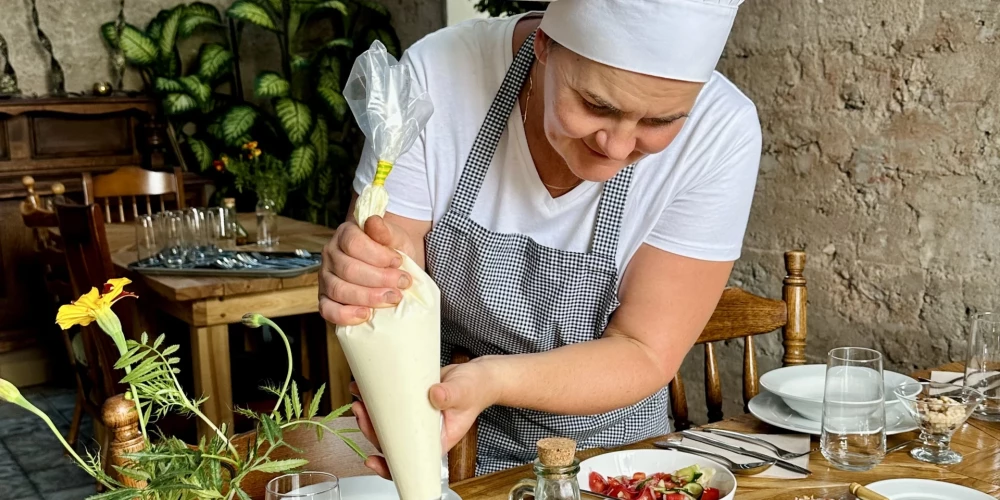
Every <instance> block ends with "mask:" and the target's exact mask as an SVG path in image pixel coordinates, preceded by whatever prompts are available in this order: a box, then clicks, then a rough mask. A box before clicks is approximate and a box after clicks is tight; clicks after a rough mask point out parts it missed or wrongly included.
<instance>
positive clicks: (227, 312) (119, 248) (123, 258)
mask: <svg viewBox="0 0 1000 500" xmlns="http://www.w3.org/2000/svg"><path fill="white" fill-rule="evenodd" d="M238 218H239V221H240V223H241V224H242V225H243V227H244V228H246V230H247V232H248V233H250V238H249V241H255V237H256V234H255V233H256V216H255V214H252V213H245V214H238ZM105 230H106V233H107V240H108V247H109V250H110V253H111V260H112V262H113V263H114V265H115V267H116V269H117V270H118V272H119V273H120V275H121V276H128V277H129V278H130V279H131V280H132V281H133V282H135V283H136V288H137V289H138V290H139V291H140V294H141V295H140V297H141V303H142V307H144V308H147V307H154V308H156V309H159V310H161V311H164V312H166V313H168V314H170V315H171V316H174V317H176V318H178V319H180V320H182V321H184V322H185V323H187V325H188V326H189V328H190V334H191V350H192V352H191V360H192V366H193V372H194V373H193V375H194V390H195V393H196V394H198V395H199V396H205V397H208V398H209V399H208V400H207V401H206V402H205V404H204V405H203V406H202V411H203V412H204V413H205V415H206V416H208V418H209V419H211V420H212V421H213V422H216V423H217V424H219V423H226V424H228V425H229V428H232V423H233V389H232V386H233V381H232V377H231V372H230V356H229V325H230V324H234V323H239V322H240V320H241V319H242V317H243V315H244V314H245V313H248V312H257V313H260V314H263V315H264V316H267V317H269V318H277V317H282V316H293V315H303V314H312V313H316V312H318V310H319V301H318V296H319V287H318V282H319V277H318V274H319V273H318V272H315V271H314V272H311V273H305V274H302V275H299V276H296V277H292V278H226V277H215V276H153V275H144V274H140V273H137V272H134V271H131V270H129V269H128V266H129V264H131V263H133V262H135V261H136V260H137V255H136V245H135V243H136V233H135V226H134V225H132V224H130V223H124V224H107V225H106V226H105ZM333 232H334V230H333V229H332V228H329V227H326V226H320V225H317V224H311V223H309V222H304V221H299V220H295V219H290V218H288V217H279V218H278V238H279V242H278V245H276V246H273V247H269V248H260V247H257V246H256V245H245V246H241V247H239V249H240V250H247V251H272V252H273V251H278V252H290V251H294V250H295V249H303V250H306V251H309V252H313V253H318V252H321V251H322V250H323V246H324V245H325V244H326V243H327V241H329V240H330V237H331V236H332V235H333ZM326 348H327V353H326V357H327V359H328V363H327V366H328V372H329V373H328V376H329V380H328V381H327V386H328V391H327V393H326V394H327V397H328V398H329V399H330V403H331V405H333V407H334V408H336V407H338V406H340V405H342V404H346V403H349V402H350V401H351V395H350V393H349V391H348V385H349V384H350V381H351V373H350V368H349V367H348V365H347V361H346V359H345V358H344V353H343V351H342V350H341V349H340V344H339V342H337V336H336V334H335V330H334V328H333V326H332V325H330V324H327V327H326ZM206 432H208V429H207V428H204V427H199V435H204V434H205V433H206Z"/></svg>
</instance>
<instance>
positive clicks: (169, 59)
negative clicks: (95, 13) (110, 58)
mask: <svg viewBox="0 0 1000 500" xmlns="http://www.w3.org/2000/svg"><path fill="white" fill-rule="evenodd" d="M101 34H102V36H103V37H104V40H105V41H106V42H107V43H108V45H109V46H110V47H111V49H112V51H113V54H115V55H117V54H120V55H121V56H123V57H124V59H125V62H126V63H127V64H128V66H130V67H132V68H134V69H136V70H138V71H139V73H140V75H141V76H142V79H143V82H144V84H145V87H146V91H147V92H149V93H150V94H153V95H154V96H156V97H157V98H158V99H159V101H160V108H161V109H162V110H163V113H164V115H166V117H167V119H168V120H169V121H170V122H171V123H172V124H173V125H174V128H175V130H182V131H185V134H184V135H183V139H184V144H186V145H187V148H188V150H189V151H188V153H189V154H190V158H191V159H193V160H194V162H193V163H194V164H196V165H198V166H199V168H200V169H201V170H202V171H207V170H208V169H209V167H210V166H211V165H212V160H213V158H215V157H216V154H215V152H214V151H217V150H220V149H221V148H222V147H223V146H224V143H223V142H221V141H216V140H215V138H214V136H213V135H212V134H210V133H209V132H208V127H209V125H210V124H211V123H213V122H214V121H217V119H218V118H219V117H220V116H223V115H224V114H225V113H226V112H227V111H228V109H229V107H230V106H231V105H232V103H233V101H234V97H233V96H232V95H231V94H229V93H226V92H224V91H223V90H224V86H225V84H227V83H230V82H231V79H230V78H229V77H231V75H232V71H233V68H234V64H235V57H234V55H233V52H232V51H231V50H230V48H229V45H230V43H229V39H228V32H227V30H226V24H225V22H224V19H223V17H222V14H221V13H220V12H219V10H218V9H216V8H215V6H213V5H211V4H208V3H204V2H193V3H190V4H182V5H177V6H175V7H172V8H169V9H164V10H161V11H160V12H159V13H158V14H157V15H156V17H154V18H153V19H152V20H151V21H150V22H149V24H148V25H147V26H146V28H145V29H139V28H138V27H136V26H133V25H131V24H129V23H125V22H124V20H122V19H118V20H116V21H113V22H108V23H105V24H103V25H102V26H101ZM195 34H202V35H208V36H209V39H210V40H212V41H207V42H204V43H202V44H201V46H200V49H199V50H198V55H197V57H195V58H194V59H193V60H192V61H188V63H187V64H185V62H184V61H183V60H182V58H181V50H180V43H181V42H182V41H183V40H185V39H188V38H190V37H192V36H194V35H195Z"/></svg>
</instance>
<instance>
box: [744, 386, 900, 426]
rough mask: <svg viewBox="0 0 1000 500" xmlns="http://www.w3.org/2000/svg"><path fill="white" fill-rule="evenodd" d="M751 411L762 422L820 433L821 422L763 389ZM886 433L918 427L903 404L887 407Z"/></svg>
mask: <svg viewBox="0 0 1000 500" xmlns="http://www.w3.org/2000/svg"><path fill="white" fill-rule="evenodd" d="M747 406H748V407H749V409H750V413H751V414H752V415H753V416H755V417H757V418H758V419H760V420H761V421H762V422H765V423H768V424H771V425H773V426H775V427H780V428H782V429H788V430H790V431H794V432H802V433H805V434H814V435H817V436H818V435H820V423H819V421H816V420H810V419H808V418H805V417H803V416H802V415H799V414H798V413H796V412H794V411H792V409H791V408H789V407H788V405H786V404H785V402H784V401H782V399H781V398H780V397H778V396H776V395H774V394H771V393H769V392H767V391H761V393H760V394H758V395H756V396H754V398H753V399H751V400H750V404H749V405H747ZM885 423H886V428H885V433H886V434H888V435H890V436H891V435H893V434H899V433H902V432H909V431H912V430H914V429H916V428H917V423H916V422H914V421H913V419H912V418H911V417H910V416H909V415H907V414H906V410H905V409H904V408H903V407H902V406H901V405H891V406H887V407H886V409H885Z"/></svg>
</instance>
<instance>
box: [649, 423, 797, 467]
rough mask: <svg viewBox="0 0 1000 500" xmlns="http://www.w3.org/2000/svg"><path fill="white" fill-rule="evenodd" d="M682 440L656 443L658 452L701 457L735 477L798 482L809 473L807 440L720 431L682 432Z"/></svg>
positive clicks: (785, 435) (788, 435) (794, 436)
mask: <svg viewBox="0 0 1000 500" xmlns="http://www.w3.org/2000/svg"><path fill="white" fill-rule="evenodd" d="M681 435H682V436H683V439H668V440H666V441H657V442H656V443H654V445H655V446H656V447H658V448H664V449H674V450H678V451H684V452H687V453H694V454H701V455H703V456H705V457H706V458H710V459H713V460H715V461H717V462H719V463H721V464H722V465H724V466H726V467H728V468H729V470H730V471H732V472H733V473H734V474H737V475H759V476H760V477H772V478H780V479H801V478H804V477H807V476H808V475H809V474H811V473H812V471H810V470H809V469H808V468H807V466H808V465H809V454H810V453H811V451H812V450H810V448H809V446H810V443H809V436H807V435H795V434H743V433H740V432H734V431H727V430H723V429H705V430H704V431H693V430H687V431H682V432H681Z"/></svg>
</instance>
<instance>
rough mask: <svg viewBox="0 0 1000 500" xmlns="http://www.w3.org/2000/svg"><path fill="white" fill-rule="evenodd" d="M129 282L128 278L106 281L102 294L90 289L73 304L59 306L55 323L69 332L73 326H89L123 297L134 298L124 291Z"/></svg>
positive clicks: (95, 289) (131, 294) (130, 293)
mask: <svg viewBox="0 0 1000 500" xmlns="http://www.w3.org/2000/svg"><path fill="white" fill-rule="evenodd" d="M131 282H132V281H131V280H129V279H128V278H115V279H111V280H108V282H107V283H105V284H104V293H103V294H102V293H99V292H98V291H97V288H91V289H90V291H89V292H87V293H85V294H84V295H83V296H82V297H80V298H79V299H77V300H76V301H75V302H71V303H69V304H66V305H63V306H61V307H60V308H59V312H58V313H57V314H56V323H58V324H59V328H62V329H63V330H69V329H70V328H71V327H73V326H74V325H80V326H87V325H89V324H91V323H92V322H94V320H97V319H99V316H101V315H103V314H105V313H106V312H110V311H111V306H112V305H114V303H115V302H118V301H119V300H120V299H123V298H125V297H135V296H136V295H135V294H134V293H132V292H126V291H125V285H127V284H129V283H131ZM112 314H113V313H112Z"/></svg>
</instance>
